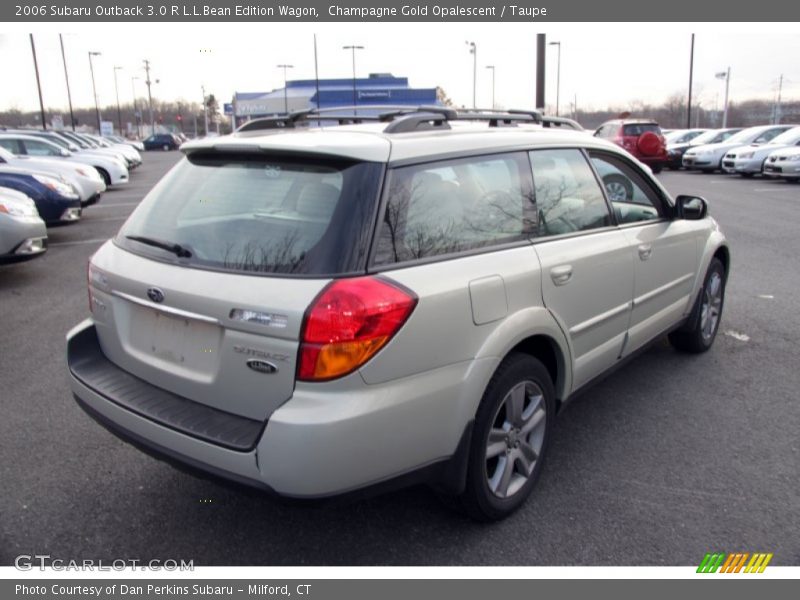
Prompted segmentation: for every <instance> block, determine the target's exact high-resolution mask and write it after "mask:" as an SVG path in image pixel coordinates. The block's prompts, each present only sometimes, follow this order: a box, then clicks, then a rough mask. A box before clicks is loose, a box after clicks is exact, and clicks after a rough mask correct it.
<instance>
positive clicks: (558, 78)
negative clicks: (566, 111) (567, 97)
mask: <svg viewBox="0 0 800 600" xmlns="http://www.w3.org/2000/svg"><path fill="white" fill-rule="evenodd" d="M548 46H558V63H557V66H556V116H558V110H559V104H560V100H561V42H550V43H549V44H548Z"/></svg>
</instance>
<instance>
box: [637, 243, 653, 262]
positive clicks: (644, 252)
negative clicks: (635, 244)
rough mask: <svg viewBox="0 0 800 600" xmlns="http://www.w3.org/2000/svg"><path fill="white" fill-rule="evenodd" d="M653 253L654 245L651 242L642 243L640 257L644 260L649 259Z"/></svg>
mask: <svg viewBox="0 0 800 600" xmlns="http://www.w3.org/2000/svg"><path fill="white" fill-rule="evenodd" d="M652 253H653V247H652V246H651V245H650V244H640V245H639V258H641V259H642V260H647V259H648V258H650V255H651V254H652Z"/></svg>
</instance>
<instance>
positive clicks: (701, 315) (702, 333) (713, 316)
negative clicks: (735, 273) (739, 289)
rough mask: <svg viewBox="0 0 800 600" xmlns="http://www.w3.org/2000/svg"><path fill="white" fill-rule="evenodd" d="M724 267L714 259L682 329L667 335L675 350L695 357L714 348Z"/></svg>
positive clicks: (720, 304) (720, 315)
mask: <svg viewBox="0 0 800 600" xmlns="http://www.w3.org/2000/svg"><path fill="white" fill-rule="evenodd" d="M725 280H726V277H725V267H724V266H723V265H722V261H720V260H719V259H718V258H712V259H711V264H709V265H708V271H706V278H705V280H704V281H703V288H702V289H701V290H700V294H699V295H698V297H697V300H696V301H695V304H694V307H693V308H692V312H691V314H690V315H689V318H688V319H687V320H686V325H684V326H683V327H682V328H681V329H678V330H677V331H674V332H672V333H670V334H669V341H670V343H671V344H672V345H673V346H674V347H675V349H676V350H680V351H681V352H689V353H692V354H699V353H701V352H706V351H707V350H708V349H709V348H711V346H712V345H713V344H714V339H716V337H717V331H719V324H720V321H721V320H722V307H723V305H724V303H725V282H726V281H725Z"/></svg>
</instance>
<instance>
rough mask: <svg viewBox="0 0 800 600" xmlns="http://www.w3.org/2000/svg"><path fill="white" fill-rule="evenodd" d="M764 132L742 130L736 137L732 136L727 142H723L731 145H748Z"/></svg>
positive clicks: (761, 130)
mask: <svg viewBox="0 0 800 600" xmlns="http://www.w3.org/2000/svg"><path fill="white" fill-rule="evenodd" d="M764 131H765V130H763V129H742V130H741V131H740V132H739V133H737V134H736V135H732V136H731V137H729V138H728V139H727V140H725V142H726V143H731V144H738V143H742V144H749V143H750V142H751V141H753V140H754V139H755V138H757V137H758V136H759V135H761V134H762V133H764Z"/></svg>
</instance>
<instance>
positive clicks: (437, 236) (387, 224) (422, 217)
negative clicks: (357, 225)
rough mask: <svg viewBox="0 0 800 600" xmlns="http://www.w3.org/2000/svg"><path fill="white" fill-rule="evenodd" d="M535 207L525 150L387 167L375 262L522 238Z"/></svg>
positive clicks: (529, 229) (533, 223)
mask: <svg viewBox="0 0 800 600" xmlns="http://www.w3.org/2000/svg"><path fill="white" fill-rule="evenodd" d="M535 227H536V210H535V205H534V203H533V198H532V194H531V190H530V176H529V167H528V164H527V160H526V158H525V155H524V154H523V153H514V154H499V155H492V156H481V157H471V158H464V159H457V160H450V161H441V162H434V163H427V164H424V165H415V166H411V167H402V168H398V169H395V170H394V171H392V173H391V175H390V179H389V188H388V192H387V202H386V209H385V212H384V215H383V219H382V222H381V224H380V231H379V235H378V241H377V246H376V251H375V258H374V261H373V262H374V264H376V265H387V264H392V263H399V262H406V261H411V260H417V259H422V258H427V257H432V256H439V255H448V254H454V253H458V252H463V251H467V250H474V249H477V248H484V247H487V246H492V245H498V244H503V243H509V242H514V241H519V240H524V239H526V238H527V237H528V235H529V234H530V233H532V232H533V231H535Z"/></svg>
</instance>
